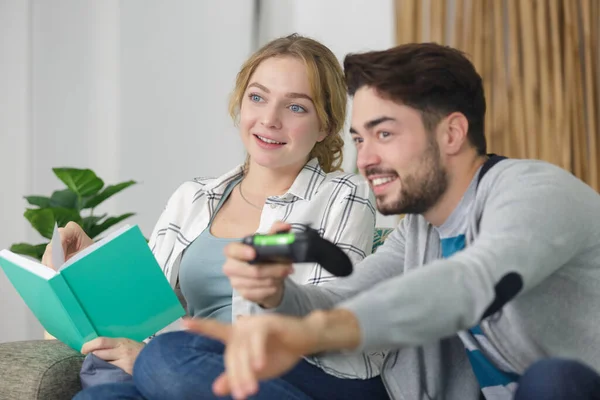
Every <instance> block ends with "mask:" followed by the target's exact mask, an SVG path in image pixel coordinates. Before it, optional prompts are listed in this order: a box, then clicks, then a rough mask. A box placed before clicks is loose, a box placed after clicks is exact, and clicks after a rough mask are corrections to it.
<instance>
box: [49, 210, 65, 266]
mask: <svg viewBox="0 0 600 400" xmlns="http://www.w3.org/2000/svg"><path fill="white" fill-rule="evenodd" d="M50 244H51V245H52V265H53V266H54V269H55V270H57V271H60V270H61V269H62V267H63V265H64V263H65V251H64V250H63V247H62V243H61V241H60V233H59V232H58V225H57V224H56V222H55V223H54V232H52V239H50Z"/></svg>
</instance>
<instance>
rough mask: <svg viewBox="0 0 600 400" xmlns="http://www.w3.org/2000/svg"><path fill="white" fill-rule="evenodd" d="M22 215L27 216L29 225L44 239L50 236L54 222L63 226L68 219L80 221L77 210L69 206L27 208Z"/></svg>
mask: <svg viewBox="0 0 600 400" xmlns="http://www.w3.org/2000/svg"><path fill="white" fill-rule="evenodd" d="M23 215H24V216H25V218H27V220H28V221H29V223H30V224H31V226H33V228H34V229H35V230H36V231H38V232H39V233H40V235H42V236H43V237H45V238H46V239H51V238H52V232H54V222H56V223H57V224H58V226H59V227H63V226H65V225H66V224H67V222H69V221H74V222H76V223H78V224H80V223H81V216H80V215H79V212H78V211H77V210H72V209H69V208H61V207H54V208H35V209H32V208H28V209H27V210H26V211H25V213H24V214H23Z"/></svg>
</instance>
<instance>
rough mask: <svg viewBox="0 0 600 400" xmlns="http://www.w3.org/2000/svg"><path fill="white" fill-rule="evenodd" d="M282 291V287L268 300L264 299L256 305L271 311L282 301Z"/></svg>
mask: <svg viewBox="0 0 600 400" xmlns="http://www.w3.org/2000/svg"><path fill="white" fill-rule="evenodd" d="M283 291H284V286H283V285H282V287H281V289H280V290H279V291H278V292H277V293H275V294H274V295H273V296H271V297H269V298H266V299H265V300H264V301H263V302H260V303H258V305H259V306H260V307H261V308H264V309H265V310H272V309H275V308H277V307H279V306H280V305H281V302H282V301H283Z"/></svg>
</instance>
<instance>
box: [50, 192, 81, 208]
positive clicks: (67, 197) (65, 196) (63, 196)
mask: <svg viewBox="0 0 600 400" xmlns="http://www.w3.org/2000/svg"><path fill="white" fill-rule="evenodd" d="M50 205H51V207H62V208H72V209H77V195H76V194H75V193H74V192H73V191H72V190H71V189H64V190H57V191H55V192H54V193H52V196H51V197H50Z"/></svg>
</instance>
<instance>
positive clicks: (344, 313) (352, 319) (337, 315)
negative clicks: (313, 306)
mask: <svg viewBox="0 0 600 400" xmlns="http://www.w3.org/2000/svg"><path fill="white" fill-rule="evenodd" d="M305 321H306V323H307V325H308V329H309V332H314V334H315V338H314V346H313V347H314V348H313V349H312V350H313V351H312V352H311V353H313V354H314V353H321V352H325V351H344V350H346V351H347V350H355V349H356V348H357V347H359V346H360V342H361V332H360V324H359V322H358V319H357V318H356V316H355V315H354V313H352V312H351V311H349V310H346V309H343V308H335V309H332V310H327V311H322V310H318V311H313V312H312V313H310V314H308V315H307V316H306V318H305Z"/></svg>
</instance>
